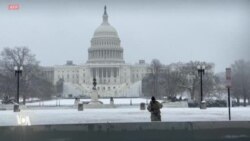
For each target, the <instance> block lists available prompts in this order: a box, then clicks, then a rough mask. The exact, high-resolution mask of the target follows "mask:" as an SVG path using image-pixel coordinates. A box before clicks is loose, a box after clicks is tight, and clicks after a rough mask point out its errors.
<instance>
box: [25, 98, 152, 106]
mask: <svg viewBox="0 0 250 141" xmlns="http://www.w3.org/2000/svg"><path fill="white" fill-rule="evenodd" d="M99 100H100V101H102V102H103V103H104V104H110V99H99ZM130 100H132V104H140V103H141V102H144V103H147V99H145V98H114V104H127V105H129V104H130ZM81 101H82V102H83V101H86V102H87V101H90V99H81ZM74 102H75V99H58V100H48V101H43V102H34V103H27V104H26V105H28V106H29V105H32V106H39V105H49V106H55V105H59V103H60V105H74ZM148 102H149V99H148Z"/></svg>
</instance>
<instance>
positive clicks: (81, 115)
mask: <svg viewBox="0 0 250 141" xmlns="http://www.w3.org/2000/svg"><path fill="white" fill-rule="evenodd" d="M161 111H162V121H165V122H167V121H177V122H183V121H227V120H228V109H227V108H208V109H206V110H201V109H199V108H166V107H164V108H163V109H162V110H161ZM231 113H232V120H233V121H249V120H250V114H248V113H250V107H244V108H243V107H240V108H232V109H231ZM20 115H21V116H25V117H26V116H28V117H29V120H30V121H29V122H30V124H31V125H46V124H78V123H81V124H84V123H107V122H109V123H116V122H119V123H120V122H150V113H149V112H148V111H146V110H140V109H139V106H138V107H137V106H134V107H129V106H128V107H127V108H115V109H84V111H77V109H76V108H75V109H73V108H72V109H63V108H60V109H49V108H48V109H39V110H34V109H33V110H31V109H27V110H22V111H21V112H20V113H14V112H13V111H11V110H8V111H0V117H1V120H0V126H9V125H18V123H17V117H19V116H20Z"/></svg>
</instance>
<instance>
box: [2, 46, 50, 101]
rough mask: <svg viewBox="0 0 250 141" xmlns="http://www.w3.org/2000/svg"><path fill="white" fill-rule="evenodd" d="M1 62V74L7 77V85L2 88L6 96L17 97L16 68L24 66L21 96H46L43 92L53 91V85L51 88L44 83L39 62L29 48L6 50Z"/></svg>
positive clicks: (21, 79) (21, 78) (3, 52)
mask: <svg viewBox="0 0 250 141" xmlns="http://www.w3.org/2000/svg"><path fill="white" fill-rule="evenodd" d="M1 62H2V71H1V74H2V75H3V76H4V77H5V83H6V84H5V85H4V86H2V87H3V88H5V90H6V91H5V93H6V94H8V95H10V96H15V92H16V78H15V75H14V66H19V67H20V66H23V73H22V76H21V77H20V95H21V96H23V98H25V97H27V96H42V95H46V94H47V93H46V94H45V93H42V92H43V91H46V92H48V90H51V89H53V88H52V84H51V86H50V85H49V84H46V82H44V80H43V77H42V73H41V68H40V67H39V62H38V61H37V60H36V59H35V55H34V54H32V53H31V52H30V50H29V49H28V48H27V47H15V48H4V49H3V51H2V52H1ZM0 81H3V80H0ZM42 82H43V83H42ZM2 83H3V82H2ZM9 86H11V87H9ZM50 87H51V88H50ZM51 92H52V91H50V93H51ZM39 93H41V94H39ZM38 94H39V95H38ZM48 94H49V93H48Z"/></svg>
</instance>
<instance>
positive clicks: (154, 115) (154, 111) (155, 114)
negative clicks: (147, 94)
mask: <svg viewBox="0 0 250 141" xmlns="http://www.w3.org/2000/svg"><path fill="white" fill-rule="evenodd" d="M161 108H162V104H161V103H160V102H158V101H156V99H155V97H154V96H152V98H151V101H150V103H149V105H148V107H147V109H148V111H149V112H150V113H151V121H161V111H160V109H161Z"/></svg>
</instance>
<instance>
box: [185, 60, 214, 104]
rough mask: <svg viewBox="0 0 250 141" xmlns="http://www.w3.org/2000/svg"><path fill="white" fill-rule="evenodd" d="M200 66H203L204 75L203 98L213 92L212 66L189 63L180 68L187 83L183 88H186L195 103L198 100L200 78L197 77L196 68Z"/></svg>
mask: <svg viewBox="0 0 250 141" xmlns="http://www.w3.org/2000/svg"><path fill="white" fill-rule="evenodd" d="M201 64H202V65H205V75H204V77H203V84H204V85H203V92H204V96H205V95H208V94H209V93H212V91H213V90H214V88H213V87H214V85H215V83H214V82H215V81H214V78H215V77H214V74H213V66H214V65H213V64H212V63H206V62H199V61H194V62H193V61H191V62H189V63H186V64H185V65H184V66H183V67H182V72H183V73H184V74H185V75H186V77H187V81H188V83H187V85H186V86H183V87H186V89H187V90H188V91H189V92H190V95H191V99H192V100H196V101H197V100H198V99H200V76H199V75H198V71H197V66H198V65H201Z"/></svg>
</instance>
